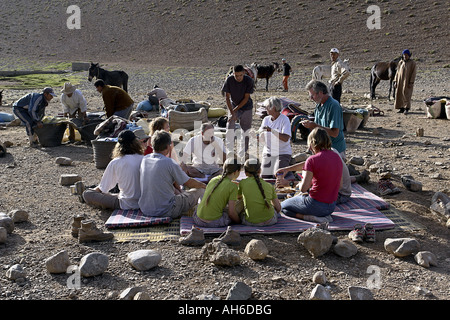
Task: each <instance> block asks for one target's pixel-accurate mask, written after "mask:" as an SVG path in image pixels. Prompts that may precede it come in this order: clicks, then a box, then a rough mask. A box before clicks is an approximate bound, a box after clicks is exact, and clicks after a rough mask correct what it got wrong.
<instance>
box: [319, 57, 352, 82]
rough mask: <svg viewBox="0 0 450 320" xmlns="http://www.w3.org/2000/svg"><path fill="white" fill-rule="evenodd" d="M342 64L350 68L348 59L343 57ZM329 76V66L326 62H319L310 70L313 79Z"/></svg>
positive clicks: (328, 77)
mask: <svg viewBox="0 0 450 320" xmlns="http://www.w3.org/2000/svg"><path fill="white" fill-rule="evenodd" d="M343 62H344V64H345V65H347V67H348V69H349V70H350V71H351V69H350V64H349V59H345V60H344V61H343ZM330 78H331V66H330V65H326V64H321V65H318V66H315V67H314V69H313V72H312V79H313V80H323V79H330Z"/></svg>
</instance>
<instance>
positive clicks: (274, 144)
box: [259, 97, 293, 179]
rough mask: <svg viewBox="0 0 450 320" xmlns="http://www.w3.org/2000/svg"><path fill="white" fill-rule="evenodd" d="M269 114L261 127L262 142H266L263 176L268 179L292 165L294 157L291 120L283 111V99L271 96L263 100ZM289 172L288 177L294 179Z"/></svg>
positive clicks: (263, 157) (263, 156)
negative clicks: (281, 169)
mask: <svg viewBox="0 0 450 320" xmlns="http://www.w3.org/2000/svg"><path fill="white" fill-rule="evenodd" d="M263 106H265V107H266V109H267V113H268V116H266V117H265V118H264V119H263V121H262V123H261V127H260V129H259V132H260V142H261V143H263V144H264V148H263V155H262V164H261V165H262V168H261V169H262V172H261V176H262V177H263V178H266V179H272V178H274V175H275V172H276V171H277V170H278V169H280V168H284V167H287V166H289V165H290V162H291V158H292V148H291V122H290V121H289V118H288V117H287V116H286V115H284V114H282V113H281V109H282V104H281V100H280V99H278V98H276V97H271V98H269V99H267V100H266V101H264V102H263ZM292 178H293V174H292V173H289V174H288V175H287V177H286V179H292Z"/></svg>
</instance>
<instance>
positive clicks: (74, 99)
mask: <svg viewBox="0 0 450 320" xmlns="http://www.w3.org/2000/svg"><path fill="white" fill-rule="evenodd" d="M61 92H62V95H61V104H62V106H63V112H64V117H69V119H73V118H77V119H80V120H84V121H87V115H86V112H87V102H86V99H85V98H84V97H83V94H82V93H81V91H80V90H78V89H77V88H75V86H73V85H72V84H71V83H70V82H66V83H65V84H64V87H63V89H62V90H61ZM74 141H75V129H74V128H73V126H69V142H74Z"/></svg>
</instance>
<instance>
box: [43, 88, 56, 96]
mask: <svg viewBox="0 0 450 320" xmlns="http://www.w3.org/2000/svg"><path fill="white" fill-rule="evenodd" d="M42 93H49V94H51V95H52V96H54V97H56V94H55V92H54V91H53V89H52V88H50V87H47V88H44V90H43V91H42Z"/></svg>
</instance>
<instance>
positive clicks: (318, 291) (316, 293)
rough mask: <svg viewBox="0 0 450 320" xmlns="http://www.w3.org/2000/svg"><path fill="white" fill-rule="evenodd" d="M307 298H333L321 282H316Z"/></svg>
mask: <svg viewBox="0 0 450 320" xmlns="http://www.w3.org/2000/svg"><path fill="white" fill-rule="evenodd" d="M309 300H333V299H332V298H331V294H330V292H329V291H328V290H327V289H326V288H325V287H324V286H323V285H321V284H318V285H317V286H316V287H315V288H314V289H313V290H312V292H311V295H310V296H309Z"/></svg>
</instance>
